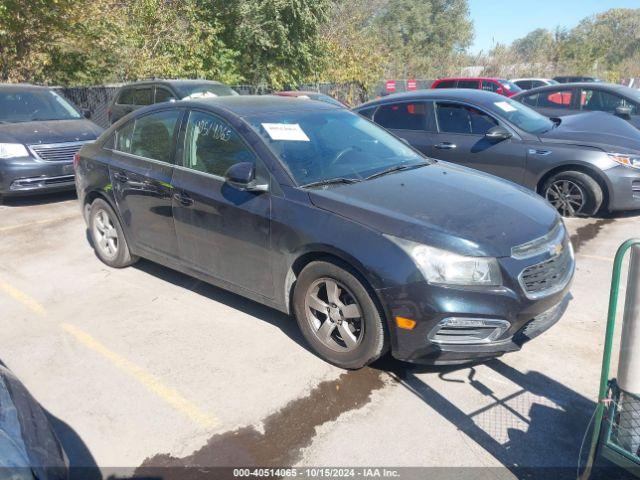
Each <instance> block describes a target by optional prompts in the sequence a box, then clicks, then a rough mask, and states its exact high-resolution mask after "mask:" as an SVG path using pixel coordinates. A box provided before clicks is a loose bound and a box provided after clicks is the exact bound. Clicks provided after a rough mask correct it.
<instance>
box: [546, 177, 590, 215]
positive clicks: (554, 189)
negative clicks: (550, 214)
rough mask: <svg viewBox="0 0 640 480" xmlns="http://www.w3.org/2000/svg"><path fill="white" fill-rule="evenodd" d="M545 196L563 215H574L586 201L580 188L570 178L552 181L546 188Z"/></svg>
mask: <svg viewBox="0 0 640 480" xmlns="http://www.w3.org/2000/svg"><path fill="white" fill-rule="evenodd" d="M545 197H546V199H547V201H548V202H549V203H551V205H553V207H554V208H555V209H556V210H557V211H558V212H559V213H560V214H561V215H562V216H563V217H574V216H576V215H577V214H578V213H580V212H581V210H582V208H583V207H584V205H585V203H586V202H587V196H586V195H585V193H584V191H583V190H582V188H581V187H580V186H579V185H578V184H576V183H574V182H572V181H571V180H557V181H555V182H553V183H552V184H551V185H549V187H548V188H547V191H546V192H545Z"/></svg>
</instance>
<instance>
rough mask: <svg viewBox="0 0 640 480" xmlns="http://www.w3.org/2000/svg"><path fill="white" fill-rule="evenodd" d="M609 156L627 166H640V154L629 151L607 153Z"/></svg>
mask: <svg viewBox="0 0 640 480" xmlns="http://www.w3.org/2000/svg"><path fill="white" fill-rule="evenodd" d="M607 155H609V158H610V159H611V160H613V161H614V162H618V163H619V164H621V165H624V166H625V167H631V168H640V155H629V154H627V153H607Z"/></svg>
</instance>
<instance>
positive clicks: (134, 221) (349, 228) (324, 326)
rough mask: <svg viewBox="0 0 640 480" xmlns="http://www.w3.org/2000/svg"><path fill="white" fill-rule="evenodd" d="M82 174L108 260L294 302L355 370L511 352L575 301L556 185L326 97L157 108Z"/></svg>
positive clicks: (132, 120)
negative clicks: (466, 158)
mask: <svg viewBox="0 0 640 480" xmlns="http://www.w3.org/2000/svg"><path fill="white" fill-rule="evenodd" d="M76 183H77V190H78V195H79V200H80V203H81V206H82V208H83V211H84V212H85V217H86V219H87V223H88V228H89V233H90V237H91V240H92V243H93V246H94V248H95V251H96V254H97V256H98V257H99V258H100V259H101V260H102V261H103V262H105V263H106V264H107V265H110V266H113V267H125V266H127V265H131V264H132V263H133V262H134V261H135V260H136V259H137V258H138V257H145V258H148V259H151V260H153V261H156V262H158V263H162V264H164V265H167V266H169V267H171V268H174V269H176V270H179V271H182V272H185V273H187V274H189V275H193V276H195V277H198V278H200V279H203V280H204V281H207V282H210V283H212V284H214V285H218V286H220V287H222V288H225V289H228V290H231V291H233V292H236V293H238V294H240V295H243V296H245V297H248V298H250V299H253V300H255V301H258V302H261V303H263V304H265V305H269V306H271V307H274V308H276V309H279V310H281V311H283V312H288V313H289V312H290V313H293V314H295V317H296V319H297V322H298V324H299V326H300V328H301V330H302V332H303V334H304V336H305V338H306V339H307V340H308V342H309V344H310V345H311V346H312V347H313V349H314V350H315V351H316V352H317V353H318V354H319V355H320V356H321V357H322V358H324V359H326V360H327V361H329V362H332V363H334V364H336V365H339V366H341V367H345V368H358V367H362V366H363V365H366V364H368V363H369V362H371V361H373V360H375V359H376V358H378V357H379V356H380V355H382V354H383V353H384V352H386V351H387V350H390V351H391V353H392V354H393V355H394V356H395V357H396V358H399V359H402V360H407V361H414V362H440V363H452V362H453V363H455V362H463V361H469V360H473V359H483V358H490V357H495V356H498V355H501V354H503V353H505V352H509V351H514V350H518V349H519V348H520V347H521V346H522V345H523V344H524V343H525V342H526V341H528V340H530V339H531V338H533V337H535V336H536V335H538V334H540V333H541V332H543V331H545V330H546V329H548V328H549V327H550V326H551V325H553V324H554V323H555V322H556V321H557V320H558V319H559V318H560V317H561V316H562V314H563V312H564V311H565V308H566V306H567V303H568V301H569V285H570V282H571V278H572V276H573V272H574V258H573V251H572V248H571V245H570V243H569V240H568V238H567V232H566V230H565V227H564V225H563V223H562V220H561V219H560V217H559V215H558V214H557V212H556V211H555V210H554V209H553V208H551V207H550V206H549V205H548V204H547V203H546V202H545V201H544V200H543V199H541V198H540V197H538V196H537V195H535V194H534V193H532V192H530V191H528V190H526V189H524V188H521V187H518V186H516V185H513V184H510V183H508V182H504V181H502V180H500V179H497V178H495V177H492V176H489V175H484V174H482V173H478V172H476V171H474V170H470V169H467V168H465V167H460V166H456V165H452V164H449V163H446V162H437V161H432V160H430V159H428V158H426V157H423V156H422V155H420V154H419V153H418V152H416V151H415V150H413V149H412V148H410V147H409V146H407V145H405V144H404V143H403V142H401V141H399V140H398V139H396V138H395V137H393V136H392V135H390V134H389V133H387V132H385V131H384V130H383V129H381V128H380V127H378V126H376V125H374V124H373V123H371V122H369V121H368V120H365V119H363V118H362V117H360V116H358V115H356V114H354V113H352V112H349V111H348V110H346V109H343V108H340V107H336V106H333V105H330V104H326V103H323V102H309V101H308V100H301V99H293V98H283V97H271V96H264V97H225V98H217V99H209V100H204V99H203V100H198V101H185V102H179V103H172V104H169V103H167V104H163V105H155V106H152V107H147V108H145V109H142V110H138V111H136V112H135V113H133V114H132V115H130V116H128V117H125V118H124V119H122V120H121V121H119V122H118V123H116V124H114V125H113V126H112V127H111V128H110V129H109V130H107V131H106V132H105V133H104V134H103V135H102V136H101V137H100V138H99V139H98V141H97V142H96V143H95V144H91V145H87V146H85V147H83V148H82V150H81V151H80V152H79V154H78V157H77V158H76ZM220 334H221V335H224V332H221V333H220Z"/></svg>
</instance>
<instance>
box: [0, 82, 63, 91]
mask: <svg viewBox="0 0 640 480" xmlns="http://www.w3.org/2000/svg"><path fill="white" fill-rule="evenodd" d="M51 89H52V87H44V86H41V85H32V84H30V83H0V90H2V91H4V92H25V91H29V90H51Z"/></svg>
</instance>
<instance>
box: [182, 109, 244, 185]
mask: <svg viewBox="0 0 640 480" xmlns="http://www.w3.org/2000/svg"><path fill="white" fill-rule="evenodd" d="M184 142H185V145H184V166H185V167H187V168H190V169H192V170H197V171H199V172H204V173H209V174H211V175H216V176H218V177H224V175H225V173H226V172H227V170H228V169H229V167H231V166H232V165H235V164H236V163H241V162H250V163H254V164H255V163H256V158H255V155H254V154H253V152H252V151H251V150H250V149H249V147H247V145H246V144H245V143H244V141H243V140H242V138H240V135H238V133H236V131H235V130H234V129H233V128H231V126H230V125H229V124H228V123H227V122H225V121H224V120H222V119H221V118H219V117H217V116H215V115H212V114H209V113H204V112H198V111H193V112H191V113H190V114H189V121H188V122H187V132H186V135H185V140H184Z"/></svg>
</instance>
